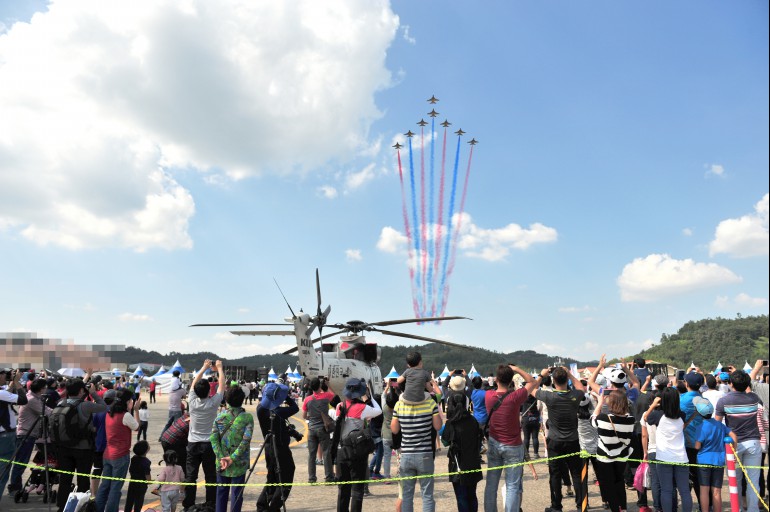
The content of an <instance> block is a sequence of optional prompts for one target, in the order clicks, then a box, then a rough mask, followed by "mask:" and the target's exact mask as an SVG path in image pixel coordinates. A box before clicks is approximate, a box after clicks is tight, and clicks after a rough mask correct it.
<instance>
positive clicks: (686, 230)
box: [682, 228, 692, 236]
mask: <svg viewBox="0 0 770 512" xmlns="http://www.w3.org/2000/svg"><path fill="white" fill-rule="evenodd" d="M682 234H683V235H684V236H692V229H690V228H684V229H683V230H682Z"/></svg>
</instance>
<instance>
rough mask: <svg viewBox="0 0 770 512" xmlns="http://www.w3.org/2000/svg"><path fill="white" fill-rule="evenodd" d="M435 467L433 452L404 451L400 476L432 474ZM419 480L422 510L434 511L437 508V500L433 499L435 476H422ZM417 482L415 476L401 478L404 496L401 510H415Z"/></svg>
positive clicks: (411, 511) (424, 511)
mask: <svg viewBox="0 0 770 512" xmlns="http://www.w3.org/2000/svg"><path fill="white" fill-rule="evenodd" d="M433 467H434V463H433V453H402V454H401V465H400V466H399V471H400V475H399V476H402V477H414V476H419V475H432V474H433ZM419 480H420V492H421V493H422V511H423V512H433V511H434V510H435V509H436V502H435V501H433V477H430V478H420V479H419ZM416 484H417V479H415V478H409V479H407V480H401V491H402V496H403V502H402V503H401V512H413V511H414V489H415V486H416Z"/></svg>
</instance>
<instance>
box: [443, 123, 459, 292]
mask: <svg viewBox="0 0 770 512" xmlns="http://www.w3.org/2000/svg"><path fill="white" fill-rule="evenodd" d="M461 137H462V135H458V136H457V150H455V163H454V166H453V168H452V192H451V193H450V196H449V215H448V216H447V230H446V231H447V236H446V240H445V241H444V261H443V262H442V263H443V264H442V265H441V275H440V279H439V293H440V294H441V296H442V297H443V296H444V287H445V286H446V278H447V265H448V264H449V255H450V254H451V253H450V252H449V244H450V243H451V242H453V240H452V216H453V215H454V210H455V194H456V192H457V168H458V166H459V164H460V138H461ZM455 243H456V242H455Z"/></svg>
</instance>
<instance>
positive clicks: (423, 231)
mask: <svg viewBox="0 0 770 512" xmlns="http://www.w3.org/2000/svg"><path fill="white" fill-rule="evenodd" d="M425 217H426V215H425V127H424V126H421V127H420V238H421V240H422V244H421V247H422V254H421V255H420V254H418V255H417V256H422V266H421V268H422V272H421V274H422V275H421V277H422V287H421V288H420V292H421V294H422V296H423V297H422V298H423V300H422V307H423V308H426V307H427V306H426V302H427V300H428V297H427V295H426V293H425V291H426V288H425V274H426V270H427V268H428V251H427V247H428V246H427V243H428V228H427V225H426V223H425ZM415 263H416V262H415ZM420 313H422V315H421V316H427V315H426V314H425V311H421V312H420Z"/></svg>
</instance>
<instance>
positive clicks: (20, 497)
mask: <svg viewBox="0 0 770 512" xmlns="http://www.w3.org/2000/svg"><path fill="white" fill-rule="evenodd" d="M44 410H45V409H44ZM38 422H41V423H42V424H41V427H40V438H42V439H43V458H44V460H45V462H44V466H43V467H44V474H45V496H44V497H43V500H44V501H45V502H46V503H47V504H48V511H49V512H50V510H51V502H52V501H53V500H54V499H56V495H55V494H54V493H53V492H51V491H50V490H49V489H50V487H51V481H50V476H49V470H48V416H46V415H45V414H44V413H43V412H42V411H41V413H40V415H39V416H38V417H37V418H35V421H34V422H33V423H32V426H31V427H30V429H29V431H28V432H27V433H26V434H25V435H24V437H22V439H21V441H20V442H19V441H18V439H17V441H16V449H15V450H14V451H13V456H12V457H11V459H10V460H11V462H9V463H8V465H7V466H6V467H5V469H4V471H3V474H2V475H0V480H3V479H4V478H5V476H6V475H7V474H8V473H10V472H11V468H12V467H13V466H14V463H13V462H14V461H15V460H16V457H17V456H18V454H19V450H20V449H21V447H22V446H24V444H25V443H26V442H27V441H28V440H29V437H30V436H31V435H32V432H34V430H35V427H36V426H37V424H38ZM32 449H33V451H34V446H33V448H32ZM11 483H13V482H11ZM0 492H1V491H0ZM14 501H15V502H16V503H18V502H19V501H24V502H26V501H27V500H26V498H25V497H24V490H23V489H18V490H17V491H16V492H15V494H14Z"/></svg>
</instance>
